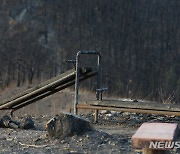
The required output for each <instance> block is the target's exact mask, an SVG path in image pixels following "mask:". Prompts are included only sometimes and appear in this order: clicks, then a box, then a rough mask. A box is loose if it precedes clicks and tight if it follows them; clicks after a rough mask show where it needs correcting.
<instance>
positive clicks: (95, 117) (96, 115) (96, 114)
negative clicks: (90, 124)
mask: <svg viewBox="0 0 180 154" xmlns="http://www.w3.org/2000/svg"><path fill="white" fill-rule="evenodd" d="M97 122H98V110H97V109H95V110H94V123H97Z"/></svg>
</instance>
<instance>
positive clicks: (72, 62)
mask: <svg viewBox="0 0 180 154" xmlns="http://www.w3.org/2000/svg"><path fill="white" fill-rule="evenodd" d="M66 63H70V64H73V66H74V68H75V69H76V60H66Z"/></svg>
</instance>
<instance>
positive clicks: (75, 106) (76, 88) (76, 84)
mask: <svg viewBox="0 0 180 154" xmlns="http://www.w3.org/2000/svg"><path fill="white" fill-rule="evenodd" d="M80 53H81V51H79V52H78V53H77V55H76V79H75V99H74V114H77V104H78V94H79V56H80Z"/></svg>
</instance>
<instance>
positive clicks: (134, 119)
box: [0, 87, 180, 154]
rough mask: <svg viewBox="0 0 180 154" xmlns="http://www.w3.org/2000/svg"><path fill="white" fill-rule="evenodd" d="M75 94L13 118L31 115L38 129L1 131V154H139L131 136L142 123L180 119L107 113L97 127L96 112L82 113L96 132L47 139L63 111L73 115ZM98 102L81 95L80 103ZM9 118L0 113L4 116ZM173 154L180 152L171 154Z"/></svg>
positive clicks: (52, 99)
mask: <svg viewBox="0 0 180 154" xmlns="http://www.w3.org/2000/svg"><path fill="white" fill-rule="evenodd" d="M26 88H27V87H22V88H11V89H6V90H5V91H2V92H1V93H0V95H1V100H2V99H5V98H8V97H10V96H12V94H15V93H18V92H19V91H21V90H24V89H26ZM73 98H74V92H73V91H71V90H69V89H66V90H64V91H61V92H59V93H56V94H54V95H52V96H50V97H47V98H45V99H43V100H41V101H39V102H36V103H35V104H31V105H29V106H27V107H25V108H23V109H20V110H19V111H16V112H15V114H14V116H15V117H14V118H16V119H20V118H21V117H23V116H24V115H25V114H28V115H31V116H32V118H33V120H34V121H35V128H34V129H31V130H22V129H9V128H8V129H7V128H0V153H4V154H6V153H7V154H9V153H17V154H33V153H34V154H35V153H38V154H39V153H54V154H59V153H62V154H70V153H74V154H75V153H82V154H84V153H89V154H91V153H97V154H99V153H100V154H101V153H103V154H104V153H105V154H106V153H107V154H110V153H112V154H116V153H117V154H119V153H120V154H138V153H139V154H140V153H141V152H140V151H139V150H136V151H135V150H134V149H133V147H132V146H131V136H132V135H133V134H134V133H135V131H136V130H137V128H138V127H139V126H140V124H141V123H143V122H146V121H166V122H178V123H179V121H180V119H179V118H178V117H174V116H171V117H167V116H155V115H142V114H135V113H126V112H124V113H123V112H106V111H102V112H101V113H100V114H99V121H98V123H96V124H94V123H93V112H91V111H83V110H81V112H80V116H81V117H83V118H85V119H87V120H89V121H90V122H91V124H92V126H93V128H94V129H93V130H92V131H90V132H87V133H85V134H83V135H81V136H77V135H75V136H72V137H67V138H64V139H53V138H49V137H48V136H47V132H46V130H45V128H44V125H45V123H46V122H47V121H48V120H49V119H51V118H52V117H53V116H55V115H56V114H58V113H60V112H61V111H66V112H69V111H72V110H71V109H70V108H72V106H73ZM92 98H93V99H95V95H94V94H92V93H89V92H84V91H81V92H80V101H82V102H83V101H87V100H90V99H92ZM4 114H6V113H5V112H2V111H1V116H2V115H4ZM172 153H173V154H175V153H178V151H172Z"/></svg>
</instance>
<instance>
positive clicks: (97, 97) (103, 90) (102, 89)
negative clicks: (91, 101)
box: [95, 88, 108, 101]
mask: <svg viewBox="0 0 180 154" xmlns="http://www.w3.org/2000/svg"><path fill="white" fill-rule="evenodd" d="M95 91H96V99H97V100H99V96H98V93H100V96H101V97H100V100H101V101H102V94H103V92H105V91H108V88H100V89H96V90H95Z"/></svg>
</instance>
